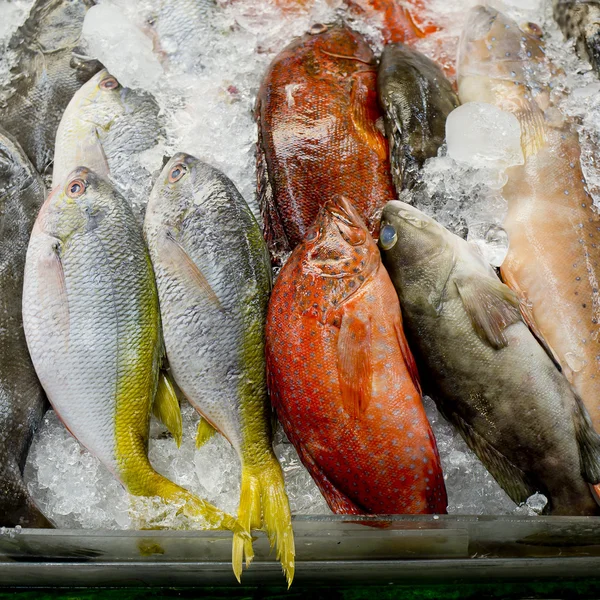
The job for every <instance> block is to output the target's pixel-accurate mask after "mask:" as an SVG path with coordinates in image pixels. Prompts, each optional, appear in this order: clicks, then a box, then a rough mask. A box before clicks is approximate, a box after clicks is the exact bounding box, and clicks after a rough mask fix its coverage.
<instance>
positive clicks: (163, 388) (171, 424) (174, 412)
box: [152, 371, 183, 447]
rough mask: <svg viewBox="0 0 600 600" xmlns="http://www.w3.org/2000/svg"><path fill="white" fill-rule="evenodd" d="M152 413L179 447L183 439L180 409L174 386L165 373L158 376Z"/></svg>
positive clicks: (162, 372)
mask: <svg viewBox="0 0 600 600" xmlns="http://www.w3.org/2000/svg"><path fill="white" fill-rule="evenodd" d="M152 413H153V414H154V416H155V417H156V418H157V419H158V420H159V421H160V422H161V423H162V424H163V425H164V426H165V427H166V428H167V429H168V430H169V431H170V432H171V434H172V436H173V437H174V438H175V442H176V443H177V447H179V446H181V439H182V437H183V424H182V420H181V409H180V408H179V400H178V399H177V394H176V392H175V386H174V385H173V382H172V381H171V377H170V375H168V374H167V373H166V371H161V372H160V374H159V376H158V388H157V389H156V396H154V404H153V406H152Z"/></svg>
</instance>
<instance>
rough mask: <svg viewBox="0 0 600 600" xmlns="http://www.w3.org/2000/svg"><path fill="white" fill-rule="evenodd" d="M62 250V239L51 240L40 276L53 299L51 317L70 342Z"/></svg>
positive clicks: (46, 291) (43, 256) (39, 271)
mask: <svg viewBox="0 0 600 600" xmlns="http://www.w3.org/2000/svg"><path fill="white" fill-rule="evenodd" d="M60 252H61V244H60V241H59V240H57V239H53V240H51V242H50V244H49V247H48V250H47V252H44V254H43V255H42V257H41V258H40V261H39V263H38V276H39V279H40V283H42V282H43V283H44V288H45V289H44V290H43V293H44V295H45V296H46V297H47V298H52V300H53V302H52V315H51V318H52V320H53V322H54V323H55V324H56V330H57V331H61V332H62V333H63V334H64V335H65V340H67V343H68V338H69V329H70V323H71V317H70V311H69V299H68V297H67V282H66V280H65V271H64V269H63V263H62V260H61V257H60Z"/></svg>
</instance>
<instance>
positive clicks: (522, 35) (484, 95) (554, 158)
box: [459, 7, 600, 429]
mask: <svg viewBox="0 0 600 600" xmlns="http://www.w3.org/2000/svg"><path fill="white" fill-rule="evenodd" d="M492 40H494V41H492ZM488 46H489V49H488ZM507 53H509V54H510V60H508V61H507V60H506V59H505V58H504V57H505V56H506V54H507ZM546 68H548V65H547V61H546V59H545V57H544V53H543V46H542V42H541V39H540V37H539V31H535V30H534V31H527V30H525V31H524V30H521V29H519V27H518V26H517V24H516V23H515V22H513V21H511V20H510V19H508V18H507V17H505V16H504V15H502V14H501V13H498V12H497V11H495V10H493V9H491V8H482V7H478V8H475V9H473V11H472V12H471V13H470V16H469V20H468V22H467V26H466V28H465V31H464V34H463V39H462V41H461V53H460V65H459V95H460V97H461V100H463V101H470V100H480V101H484V102H490V103H493V104H496V105H497V106H499V108H502V109H504V110H508V111H510V112H513V114H515V115H516V116H517V118H518V119H519V121H520V124H521V144H522V147H523V153H524V156H525V163H524V164H523V165H522V166H517V167H512V168H511V169H509V170H508V171H507V175H508V183H507V184H506V186H505V187H504V189H503V191H502V193H503V196H504V197H505V198H506V199H507V201H508V213H507V216H506V219H505V222H504V225H503V226H504V228H505V230H506V232H507V234H508V238H509V249H508V255H507V257H506V259H505V261H504V263H503V264H502V267H501V272H502V278H503V279H504V281H505V282H506V283H507V284H508V285H509V286H510V287H511V288H512V289H513V290H514V291H515V292H517V294H518V295H519V297H520V298H521V310H522V312H523V314H524V316H525V318H526V320H527V322H528V324H529V325H530V327H531V328H532V330H533V331H534V332H535V333H536V335H538V337H540V338H541V339H543V340H545V343H546V344H547V345H548V346H549V347H550V349H551V351H552V353H553V355H554V356H555V357H556V359H557V360H558V362H559V363H560V365H561V367H562V368H563V371H564V373H565V375H566V376H567V378H568V379H569V381H570V382H571V383H572V384H573V385H574V387H575V389H576V390H577V392H578V393H579V395H580V396H581V397H582V398H583V401H584V402H585V405H586V407H587V409H588V411H589V413H590V414H591V416H592V420H593V422H594V425H595V427H596V428H598V429H600V340H599V337H600V325H599V320H600V295H599V289H600V286H599V285H598V281H599V279H600V245H599V244H600V217H599V216H598V213H597V212H596V211H595V210H594V209H593V207H592V199H591V198H590V196H589V195H588V193H587V190H586V187H585V181H584V177H583V174H582V171H581V165H580V161H579V156H580V148H579V141H578V136H577V131H576V129H575V127H574V125H573V124H572V123H570V122H569V121H567V120H566V119H565V118H564V117H563V116H562V115H561V114H560V112H559V111H558V110H557V109H556V108H555V107H554V106H552V104H551V102H550V98H549V89H548V88H547V87H546V86H545V85H544V84H543V81H545V79H543V78H542V77H541V74H542V73H543V69H546Z"/></svg>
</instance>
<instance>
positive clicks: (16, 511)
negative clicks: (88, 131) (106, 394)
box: [0, 131, 52, 527]
mask: <svg viewBox="0 0 600 600" xmlns="http://www.w3.org/2000/svg"><path fill="white" fill-rule="evenodd" d="M44 195H45V190H44V184H43V182H42V180H41V177H40V176H39V174H38V173H37V172H36V171H35V169H34V168H33V166H32V164H31V163H30V162H29V159H28V158H27V157H26V156H25V153H24V152H23V150H22V149H21V148H20V146H19V145H18V144H17V142H16V141H15V140H14V139H13V138H12V137H11V136H10V135H8V134H6V133H5V132H3V131H0V526H10V527H14V526H15V525H22V526H26V527H51V526H52V525H50V523H49V522H48V521H47V520H46V518H45V517H44V516H43V515H42V514H41V513H40V512H39V510H38V509H37V508H36V506H35V504H34V503H33V500H32V499H31V498H30V496H29V494H28V493H27V489H26V487H25V484H24V483H23V479H22V472H23V468H24V466H25V459H26V458H27V452H28V450H29V445H30V443H31V440H32V437H33V434H34V432H35V430H36V429H37V427H38V425H39V424H40V421H41V420H42V416H43V413H44V409H45V406H46V400H45V396H44V392H43V390H42V386H41V385H40V383H39V381H38V378H37V376H36V374H35V370H34V368H33V364H32V363H31V358H30V357H29V352H28V350H27V343H26V341H25V333H24V332H23V320H22V314H21V296H22V293H23V272H24V269H25V256H26V254H27V244H28V242H29V234H30V232H31V228H32V227H33V223H34V222H35V218H36V216H37V213H38V210H39V209H40V206H41V205H42V202H43V201H44Z"/></svg>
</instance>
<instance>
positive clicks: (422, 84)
mask: <svg viewBox="0 0 600 600" xmlns="http://www.w3.org/2000/svg"><path fill="white" fill-rule="evenodd" d="M377 93H378V95H379V102H380V104H381V106H382V108H383V111H384V119H385V131H386V134H387V137H388V140H389V144H390V163H391V165H392V178H393V180H394V185H395V186H396V191H397V192H398V194H400V192H401V191H402V190H403V189H404V188H409V189H410V188H412V187H414V185H415V184H416V183H417V182H418V180H419V178H418V174H419V170H420V169H421V167H422V166H423V163H424V162H425V160H426V159H428V158H430V157H432V156H436V155H437V151H438V148H439V147H440V146H441V145H442V144H443V143H444V139H445V137H446V117H447V116H448V114H449V113H450V112H452V111H453V110H454V109H455V108H456V107H457V106H458V105H459V104H460V102H459V100H458V96H457V95H456V93H455V92H454V90H453V89H452V84H451V83H450V82H449V81H448V80H447V79H446V77H445V75H444V73H443V72H442V70H441V69H440V67H438V66H437V65H436V64H435V63H434V62H433V61H432V60H430V59H429V58H427V57H426V56H424V55H423V54H421V53H420V52H417V51H416V50H413V49H412V48H409V47H408V46H405V45H404V44H388V45H387V46H386V47H385V48H384V50H383V54H382V56H381V64H380V65H379V72H378V74H377Z"/></svg>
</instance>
